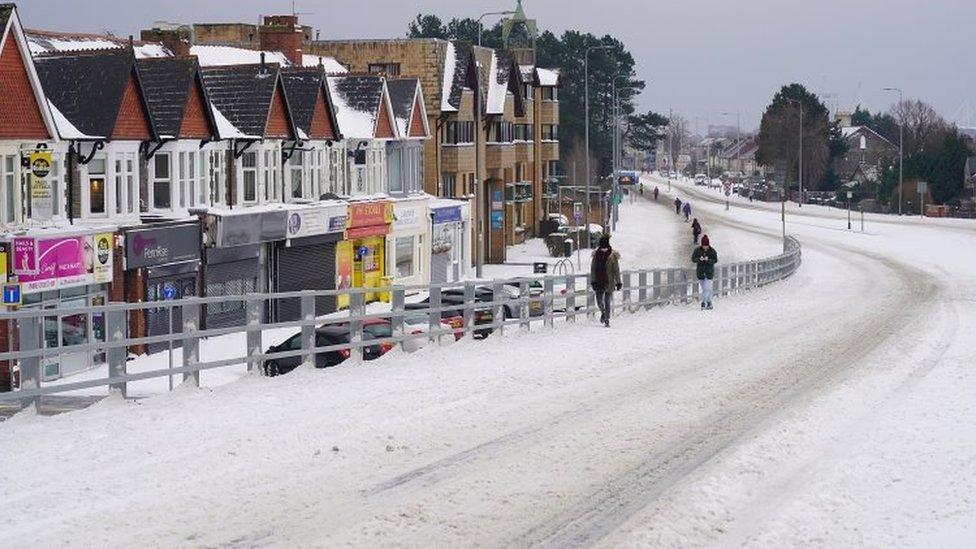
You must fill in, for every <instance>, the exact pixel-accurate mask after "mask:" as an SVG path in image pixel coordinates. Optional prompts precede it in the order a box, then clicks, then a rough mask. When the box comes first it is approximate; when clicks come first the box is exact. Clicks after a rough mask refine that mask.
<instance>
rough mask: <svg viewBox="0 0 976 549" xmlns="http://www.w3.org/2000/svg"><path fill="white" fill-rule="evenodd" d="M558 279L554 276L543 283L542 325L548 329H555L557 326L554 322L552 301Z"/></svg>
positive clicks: (547, 277) (548, 277)
mask: <svg viewBox="0 0 976 549" xmlns="http://www.w3.org/2000/svg"><path fill="white" fill-rule="evenodd" d="M555 288H556V279H555V278H553V277H552V276H546V278H545V280H544V281H543V282H542V315H543V320H542V325H543V326H545V327H546V328H555V327H556V324H555V322H554V321H553V315H552V313H553V311H552V300H553V295H554V294H555Z"/></svg>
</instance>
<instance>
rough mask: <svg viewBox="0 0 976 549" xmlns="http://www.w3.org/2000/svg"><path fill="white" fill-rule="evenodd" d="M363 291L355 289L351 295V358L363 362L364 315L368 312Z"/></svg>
mask: <svg viewBox="0 0 976 549" xmlns="http://www.w3.org/2000/svg"><path fill="white" fill-rule="evenodd" d="M365 297H366V296H365V295H364V294H363V292H362V291H359V290H356V289H353V290H352V291H351V292H350V294H349V356H350V357H353V358H355V359H357V360H362V358H363V351H365V348H364V347H363V346H362V342H363V314H365V312H366V299H365Z"/></svg>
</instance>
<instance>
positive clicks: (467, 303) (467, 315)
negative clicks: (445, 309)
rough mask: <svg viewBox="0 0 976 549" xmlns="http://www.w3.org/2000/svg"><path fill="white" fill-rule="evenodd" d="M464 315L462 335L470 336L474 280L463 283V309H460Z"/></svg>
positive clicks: (472, 329)
mask: <svg viewBox="0 0 976 549" xmlns="http://www.w3.org/2000/svg"><path fill="white" fill-rule="evenodd" d="M461 314H462V315H463V317H464V337H472V334H474V282H465V283H464V309H462V310H461Z"/></svg>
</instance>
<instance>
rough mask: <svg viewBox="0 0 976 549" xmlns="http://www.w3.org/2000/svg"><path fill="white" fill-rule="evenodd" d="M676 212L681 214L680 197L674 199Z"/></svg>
mask: <svg viewBox="0 0 976 549" xmlns="http://www.w3.org/2000/svg"><path fill="white" fill-rule="evenodd" d="M674 213H675V214H676V215H681V199H680V198H675V199H674Z"/></svg>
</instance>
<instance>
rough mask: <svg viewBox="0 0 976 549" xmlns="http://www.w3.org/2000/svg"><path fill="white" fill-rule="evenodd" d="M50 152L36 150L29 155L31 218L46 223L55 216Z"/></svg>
mask: <svg viewBox="0 0 976 549" xmlns="http://www.w3.org/2000/svg"><path fill="white" fill-rule="evenodd" d="M52 162H53V159H52V157H51V151H50V150H34V151H30V152H29V153H27V165H28V167H29V170H30V171H29V177H28V178H29V187H30V197H31V218H32V219H35V220H38V221H45V220H48V219H51V217H53V216H54V186H53V185H52V183H51V178H50V177H49V176H50V174H51V164H52Z"/></svg>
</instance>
